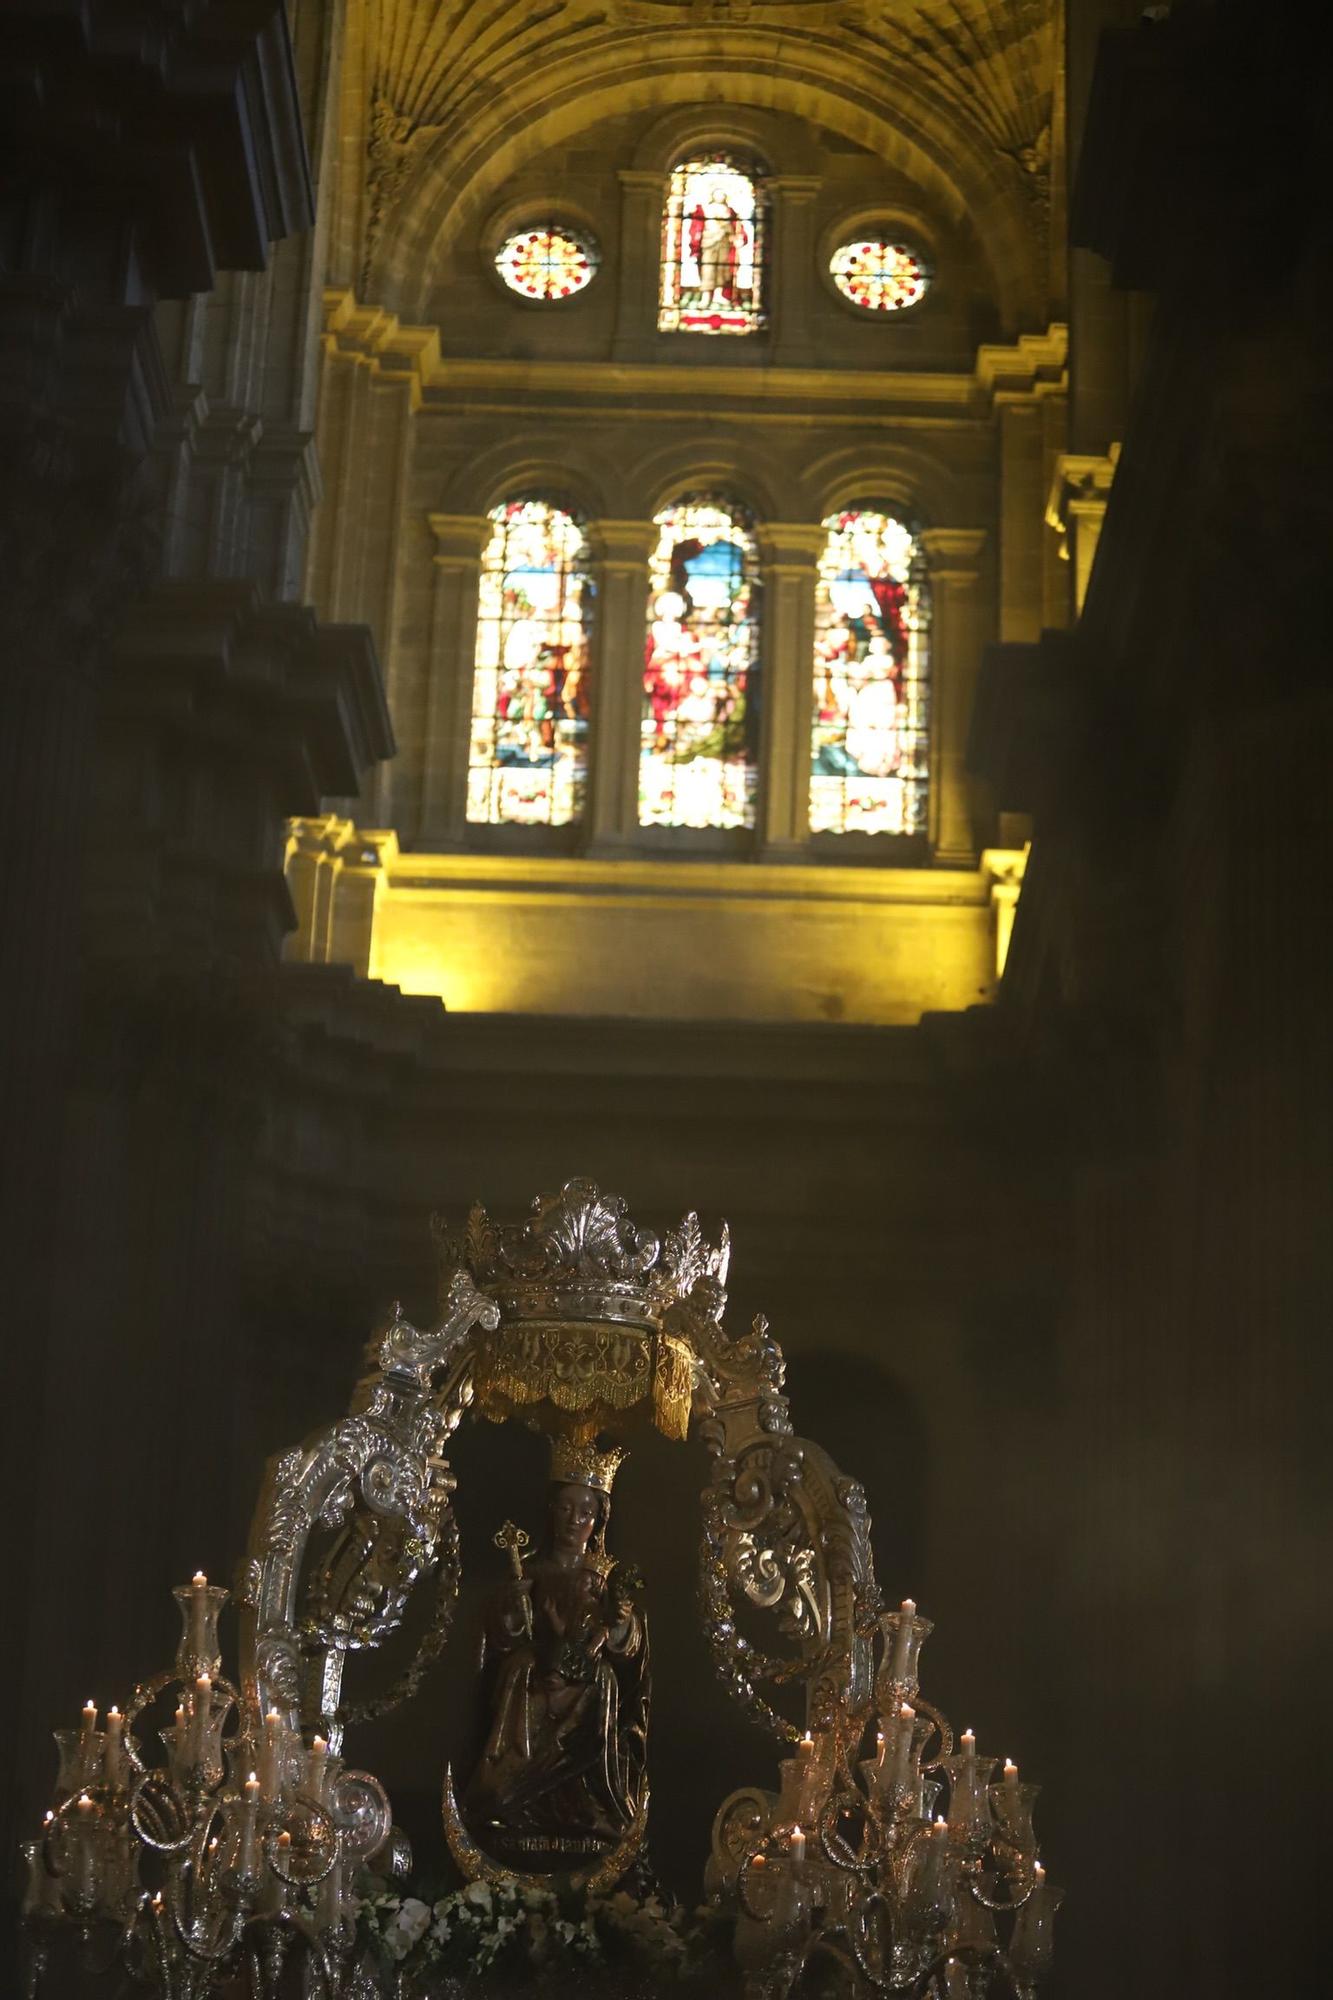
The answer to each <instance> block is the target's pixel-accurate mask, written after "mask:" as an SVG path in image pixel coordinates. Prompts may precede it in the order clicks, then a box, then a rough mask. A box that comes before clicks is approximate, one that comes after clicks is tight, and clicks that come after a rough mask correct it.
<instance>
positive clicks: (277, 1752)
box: [259, 1708, 284, 1805]
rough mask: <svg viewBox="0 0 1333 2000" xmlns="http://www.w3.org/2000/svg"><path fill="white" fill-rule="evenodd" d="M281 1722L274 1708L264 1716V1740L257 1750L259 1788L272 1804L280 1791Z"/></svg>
mask: <svg viewBox="0 0 1333 2000" xmlns="http://www.w3.org/2000/svg"><path fill="white" fill-rule="evenodd" d="M283 1733H284V1732H283V1722H282V1717H281V1716H280V1715H279V1713H278V1711H277V1709H276V1708H271V1709H270V1710H269V1712H268V1714H267V1715H266V1716H265V1717H264V1742H263V1746H262V1748H261V1750H260V1752H259V1770H260V1789H261V1791H262V1792H263V1795H264V1797H265V1798H266V1799H267V1800H268V1802H269V1804H270V1805H272V1804H273V1803H274V1801H275V1800H276V1799H277V1798H278V1797H279V1796H280V1795H281V1792H282V1739H283Z"/></svg>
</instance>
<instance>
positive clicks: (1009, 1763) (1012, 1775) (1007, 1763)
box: [1004, 1757, 1018, 1790]
mask: <svg viewBox="0 0 1333 2000" xmlns="http://www.w3.org/2000/svg"><path fill="white" fill-rule="evenodd" d="M1004 1782H1005V1784H1006V1785H1007V1786H1008V1787H1009V1788H1010V1790H1013V1788H1014V1787H1015V1786H1016V1785H1017V1783H1018V1766H1017V1764H1015V1762H1014V1760H1013V1758H1012V1757H1006V1758H1005V1760H1004Z"/></svg>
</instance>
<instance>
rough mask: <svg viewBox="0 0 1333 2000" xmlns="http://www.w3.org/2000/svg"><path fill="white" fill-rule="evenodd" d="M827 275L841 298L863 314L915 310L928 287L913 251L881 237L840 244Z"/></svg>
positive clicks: (832, 257)
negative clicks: (908, 307)
mask: <svg viewBox="0 0 1333 2000" xmlns="http://www.w3.org/2000/svg"><path fill="white" fill-rule="evenodd" d="M829 272H830V275H831V276H832V279H833V282H834V284H835V285H836V286H837V288H838V290H839V291H840V292H841V293H842V295H843V297H844V298H845V299H850V300H851V302H852V304H853V305H854V306H860V307H861V308H862V310H863V311H864V312H876V313H888V312H901V311H902V309H903V307H904V306H914V305H915V304H916V302H917V300H918V299H919V298H922V297H923V296H924V294H925V290H926V286H927V285H928V284H929V283H930V279H929V277H928V276H927V273H926V267H925V265H924V264H923V263H922V261H921V259H920V258H919V257H918V256H917V254H916V252H915V250H909V249H908V248H907V247H906V245H905V244H902V243H890V242H889V241H888V240H887V238H885V237H883V236H867V237H863V238H862V239H861V241H860V242H858V243H844V244H842V246H841V247H840V248H839V249H837V250H835V251H834V253H833V255H832V256H831V257H830V259H829Z"/></svg>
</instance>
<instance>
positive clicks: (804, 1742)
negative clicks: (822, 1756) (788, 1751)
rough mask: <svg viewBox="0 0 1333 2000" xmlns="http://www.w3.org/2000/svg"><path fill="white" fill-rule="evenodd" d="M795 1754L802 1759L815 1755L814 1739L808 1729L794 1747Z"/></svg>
mask: <svg viewBox="0 0 1333 2000" xmlns="http://www.w3.org/2000/svg"><path fill="white" fill-rule="evenodd" d="M796 1754H797V1756H798V1757H800V1758H802V1759H805V1758H806V1757H813V1756H814V1754H815V1739H814V1737H813V1736H812V1735H811V1734H810V1731H809V1730H808V1729H807V1730H806V1732H805V1735H804V1736H803V1737H802V1738H801V1740H800V1742H799V1743H798V1744H797V1746H796Z"/></svg>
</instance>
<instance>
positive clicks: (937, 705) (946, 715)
mask: <svg viewBox="0 0 1333 2000" xmlns="http://www.w3.org/2000/svg"><path fill="white" fill-rule="evenodd" d="M920 539H921V547H922V550H923V553H924V554H925V557H926V561H927V563H928V564H929V567H930V588H931V609H932V622H931V683H932V707H933V720H932V725H931V732H930V742H931V756H930V842H931V848H932V850H933V853H934V858H935V860H936V861H938V862H940V863H942V864H943V865H945V866H948V867H956V868H971V867H975V865H976V860H977V851H978V847H979V846H980V842H979V840H978V838H977V832H978V829H977V828H976V827H975V826H974V824H973V812H972V800H971V788H970V786H969V782H968V775H967V733H968V727H969V724H970V722H971V716H972V703H973V698H974V696H975V693H976V684H977V674H978V671H979V669H980V665H981V652H982V648H983V646H984V645H985V643H986V640H987V638H988V637H989V636H990V633H989V630H988V623H989V621H988V619H987V617H986V608H985V605H984V603H983V599H982V592H981V556H982V551H983V550H984V548H985V545H986V531H985V529H984V528H928V529H926V530H925V532H924V533H923V534H922V536H921V538H920Z"/></svg>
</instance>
